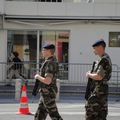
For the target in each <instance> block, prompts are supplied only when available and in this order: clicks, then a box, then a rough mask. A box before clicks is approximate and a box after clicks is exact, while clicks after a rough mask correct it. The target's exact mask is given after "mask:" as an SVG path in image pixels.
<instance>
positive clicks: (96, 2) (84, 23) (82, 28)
mask: <svg viewBox="0 0 120 120" xmlns="http://www.w3.org/2000/svg"><path fill="white" fill-rule="evenodd" d="M119 11H120V1H119V0H1V1H0V43H1V44H0V62H7V58H8V57H9V56H10V53H11V52H12V51H17V52H18V53H19V54H20V58H21V59H22V60H24V61H35V62H37V63H39V61H40V58H41V54H40V53H41V48H42V46H43V45H44V44H46V43H53V44H55V45H56V56H57V58H58V61H59V62H60V63H81V64H85V63H92V61H93V60H94V59H95V55H94V54H93V51H92V47H91V45H92V43H93V42H94V41H96V40H97V39H100V38H103V39H104V40H105V41H106V43H107V48H106V49H107V52H108V53H109V54H110V56H111V58H112V62H113V64H116V65H117V66H120V62H119V61H120V57H119V53H120V12H119ZM0 67H2V68H1V72H0V74H2V78H0V81H4V79H3V78H5V77H6V74H5V72H3V71H5V69H4V67H3V66H0ZM27 67H28V69H30V68H29V66H27ZM36 67H39V66H36ZM69 72H70V73H72V71H71V69H69ZM3 73H4V74H3ZM70 78H71V77H70Z"/></svg>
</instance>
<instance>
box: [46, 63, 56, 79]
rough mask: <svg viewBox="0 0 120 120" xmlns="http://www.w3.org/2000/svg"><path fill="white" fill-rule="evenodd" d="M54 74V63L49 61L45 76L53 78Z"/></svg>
mask: <svg viewBox="0 0 120 120" xmlns="http://www.w3.org/2000/svg"><path fill="white" fill-rule="evenodd" d="M53 76H54V65H53V64H52V63H49V64H48V65H47V68H46V71H45V77H50V78H53Z"/></svg>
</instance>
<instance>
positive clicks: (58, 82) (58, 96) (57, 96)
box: [56, 79, 60, 102]
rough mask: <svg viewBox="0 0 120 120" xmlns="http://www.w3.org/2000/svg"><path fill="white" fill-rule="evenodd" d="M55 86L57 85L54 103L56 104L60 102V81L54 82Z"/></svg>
mask: <svg viewBox="0 0 120 120" xmlns="http://www.w3.org/2000/svg"><path fill="white" fill-rule="evenodd" d="M56 84H57V88H58V92H57V95H56V101H57V102H58V101H59V100H60V80H59V79H57V80H56Z"/></svg>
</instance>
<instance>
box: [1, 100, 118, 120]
mask: <svg viewBox="0 0 120 120" xmlns="http://www.w3.org/2000/svg"><path fill="white" fill-rule="evenodd" d="M84 104H85V103H84V101H81V100H61V101H60V102H59V103H57V105H58V109H59V111H60V114H61V116H62V117H63V119H64V120H85V110H84ZM37 105H38V104H37V103H36V101H35V103H29V109H30V112H32V113H33V114H34V113H35V111H36V109H37ZM19 107H20V105H19V103H14V102H13V103H10V104H9V103H7V104H0V120H33V119H34V116H33V115H17V114H16V113H17V112H18V110H19ZM47 120H50V118H49V117H48V118H47ZM108 120H120V102H115V101H110V102H109V115H108Z"/></svg>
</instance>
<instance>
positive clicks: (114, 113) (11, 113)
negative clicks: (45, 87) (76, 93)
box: [0, 112, 120, 117]
mask: <svg viewBox="0 0 120 120" xmlns="http://www.w3.org/2000/svg"><path fill="white" fill-rule="evenodd" d="M31 113H32V114H35V112H31ZM15 114H16V115H17V112H0V115H15ZM60 114H61V115H85V112H60ZM108 116H113V117H115V116H120V113H119V112H109V115H108Z"/></svg>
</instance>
